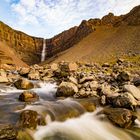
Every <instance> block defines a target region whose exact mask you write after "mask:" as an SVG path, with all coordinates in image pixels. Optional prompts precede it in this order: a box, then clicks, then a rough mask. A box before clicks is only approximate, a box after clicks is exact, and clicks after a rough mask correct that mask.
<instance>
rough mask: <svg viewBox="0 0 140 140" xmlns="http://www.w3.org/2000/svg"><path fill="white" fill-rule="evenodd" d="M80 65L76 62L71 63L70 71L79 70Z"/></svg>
mask: <svg viewBox="0 0 140 140" xmlns="http://www.w3.org/2000/svg"><path fill="white" fill-rule="evenodd" d="M77 69H78V65H77V64H76V63H69V71H77Z"/></svg>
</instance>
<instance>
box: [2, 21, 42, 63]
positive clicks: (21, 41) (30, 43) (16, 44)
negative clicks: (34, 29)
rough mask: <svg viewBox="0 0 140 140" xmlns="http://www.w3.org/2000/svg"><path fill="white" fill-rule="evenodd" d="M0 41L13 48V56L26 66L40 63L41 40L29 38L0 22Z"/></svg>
mask: <svg viewBox="0 0 140 140" xmlns="http://www.w3.org/2000/svg"><path fill="white" fill-rule="evenodd" d="M0 41H2V42H5V43H6V44H7V45H8V46H9V47H11V48H13V49H14V53H15V55H17V56H18V57H19V58H20V59H21V60H23V61H24V62H26V63H27V64H29V65H30V64H35V63H39V62H40V57H41V51H42V43H43V39H42V38H36V37H31V36H29V35H27V34H25V33H22V32H19V31H16V30H13V29H12V28H10V27H9V26H7V25H6V24H4V23H2V22H0Z"/></svg>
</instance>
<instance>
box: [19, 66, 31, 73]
mask: <svg viewBox="0 0 140 140" xmlns="http://www.w3.org/2000/svg"><path fill="white" fill-rule="evenodd" d="M29 72H30V68H21V69H20V71H19V74H20V75H27V74H28V73H29Z"/></svg>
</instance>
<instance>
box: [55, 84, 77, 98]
mask: <svg viewBox="0 0 140 140" xmlns="http://www.w3.org/2000/svg"><path fill="white" fill-rule="evenodd" d="M77 92H78V88H77V86H76V85H75V84H73V83H71V82H62V83H61V84H60V85H59V87H58V89H57V93H56V96H58V97H59V96H64V97H69V96H73V95H74V94H75V93H77Z"/></svg>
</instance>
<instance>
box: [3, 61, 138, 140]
mask: <svg viewBox="0 0 140 140" xmlns="http://www.w3.org/2000/svg"><path fill="white" fill-rule="evenodd" d="M136 68H137V69H136ZM139 106H140V71H139V65H138V64H135V63H132V62H128V61H125V60H123V59H118V60H117V61H116V62H115V63H112V64H111V63H104V64H103V65H99V64H84V63H78V62H77V63H76V62H75V63H68V62H60V63H57V64H56V63H54V64H50V65H49V64H48V65H45V66H39V65H33V66H30V67H26V68H23V67H22V68H20V67H15V66H11V65H7V64H4V65H2V66H1V69H0V114H1V118H0V139H2V140H5V139H10V140H15V139H17V140H32V139H35V140H39V139H40V140H44V139H45V140H59V139H60V140H62V139H63V140H85V139H86V140H92V139H93V140H94V139H96V140H98V139H99V140H100V139H107V140H110V139H116V140H119V139H122V140H123V139H134V140H135V139H140V133H139V132H140V129H139V127H140V123H139V120H140V111H139ZM89 112H90V113H89ZM88 113H89V114H88ZM80 116H81V117H80ZM85 116H86V117H85ZM85 118H87V119H85ZM86 121H87V124H88V125H87V126H86V125H85V124H86ZM82 122H83V123H82ZM90 123H91V124H90ZM70 124H71V125H70ZM74 124H75V125H74ZM90 125H95V126H90ZM62 126H63V127H62ZM72 126H73V127H74V128H73V129H72ZM81 127H82V129H81ZM83 127H85V128H83ZM96 127H97V128H98V127H99V128H98V129H99V131H102V132H103V134H104V136H103V135H102V136H101V134H99V133H98V132H97V130H96ZM76 128H77V130H76ZM78 129H79V130H78ZM82 130H83V133H85V135H83V134H82V132H78V131H82ZM87 130H88V132H87ZM102 132H100V133H102ZM72 135H73V136H72Z"/></svg>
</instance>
